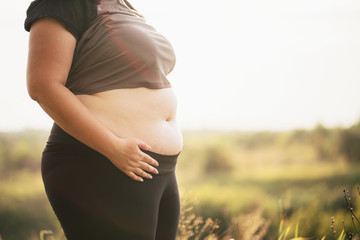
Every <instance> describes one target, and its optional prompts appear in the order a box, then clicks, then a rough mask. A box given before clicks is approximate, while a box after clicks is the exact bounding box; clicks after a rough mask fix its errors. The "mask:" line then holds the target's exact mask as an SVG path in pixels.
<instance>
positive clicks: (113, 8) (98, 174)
mask: <svg viewBox="0 0 360 240" xmlns="http://www.w3.org/2000/svg"><path fill="white" fill-rule="evenodd" d="M25 29H26V30H27V31H30V38H29V56H28V69H27V85H28V91H29V95H30V97H31V98H32V99H34V100H36V101H37V102H38V103H39V104H40V106H41V107H42V108H43V109H44V111H45V112H46V113H47V114H48V115H49V116H50V117H51V118H53V120H54V122H55V123H54V126H53V128H52V130H51V134H50V137H49V140H48V143H47V145H46V148H45V150H44V152H43V157H42V176H43V180H44V185H45V189H46V193H47V195H48V198H49V201H50V203H51V205H52V207H53V209H54V212H55V214H56V215H57V217H58V219H59V221H60V223H61V226H62V228H63V230H64V233H65V236H66V237H67V239H70V240H71V239H123V240H151V239H157V240H171V239H175V238H176V231H177V226H178V220H179V194H178V188H177V183H176V176H175V173H174V169H175V165H176V161H177V157H178V155H179V153H180V151H181V149H182V136H181V133H180V130H179V128H178V126H177V123H176V120H175V117H176V99H175V96H174V92H173V90H172V88H171V85H170V83H169V82H168V80H167V78H166V75H167V74H168V73H169V72H170V71H171V70H172V68H173V67H174V64H175V55H174V52H173V49H172V47H171V45H170V43H169V42H168V41H167V40H166V39H165V38H164V37H163V36H162V35H160V34H159V33H158V32H157V31H156V30H155V29H154V28H153V27H151V26H150V25H148V24H147V23H146V21H145V19H144V18H143V16H142V15H140V14H139V13H138V12H137V11H136V10H135V9H134V8H133V7H132V6H131V5H130V4H129V3H128V2H127V1H126V0H101V1H96V0H35V1H33V2H32V3H31V5H30V7H29V9H28V11H27V18H26V20H25Z"/></svg>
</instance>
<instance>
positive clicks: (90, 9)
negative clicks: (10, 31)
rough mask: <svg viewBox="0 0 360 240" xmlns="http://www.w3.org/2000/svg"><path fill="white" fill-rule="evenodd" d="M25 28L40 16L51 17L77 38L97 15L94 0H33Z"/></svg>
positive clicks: (28, 29) (27, 28)
mask: <svg viewBox="0 0 360 240" xmlns="http://www.w3.org/2000/svg"><path fill="white" fill-rule="evenodd" d="M26 14H27V17H26V19H25V24H24V27H25V30H26V31H30V28H31V25H32V24H33V23H34V22H35V21H37V20H39V19H40V18H42V17H52V18H55V19H56V20H57V21H58V22H60V23H61V24H62V25H63V26H64V27H65V28H66V29H67V30H68V31H69V32H70V33H71V34H72V35H74V37H75V38H76V40H79V39H80V38H81V36H82V34H83V33H84V31H85V30H86V29H87V28H88V26H89V24H90V22H91V21H92V20H93V19H94V18H95V17H96V16H97V5H96V0H35V1H33V2H32V3H31V4H30V6H29V8H28V10H27V12H26Z"/></svg>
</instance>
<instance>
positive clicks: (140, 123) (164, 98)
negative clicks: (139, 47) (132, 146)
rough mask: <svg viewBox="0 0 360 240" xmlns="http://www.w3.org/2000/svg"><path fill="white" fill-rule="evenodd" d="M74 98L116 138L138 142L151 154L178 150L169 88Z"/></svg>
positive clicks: (178, 137) (173, 100) (179, 139)
mask: <svg viewBox="0 0 360 240" xmlns="http://www.w3.org/2000/svg"><path fill="white" fill-rule="evenodd" d="M77 97H78V99H79V100H80V101H81V102H82V103H83V104H84V105H85V106H86V107H87V108H88V109H89V111H90V112H91V113H92V114H94V116H95V117H96V118H97V119H99V120H100V122H102V123H103V124H104V125H105V126H106V127H107V128H109V129H110V130H111V131H112V132H113V133H114V134H115V135H117V136H118V137H121V138H128V137H131V138H138V139H141V140H143V141H145V142H146V143H147V144H148V145H150V146H151V147H152V151H153V152H156V153H160V154H164V155H173V154H177V153H179V152H180V151H181V149H182V146H183V141H182V135H181V131H180V129H179V127H178V125H177V122H176V108H177V103H176V97H175V94H174V92H173V90H172V88H164V89H148V88H131V89H116V90H111V91H106V92H101V93H96V94H94V95H77Z"/></svg>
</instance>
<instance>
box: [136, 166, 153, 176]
mask: <svg viewBox="0 0 360 240" xmlns="http://www.w3.org/2000/svg"><path fill="white" fill-rule="evenodd" d="M134 172H135V173H136V175H138V176H140V177H144V178H148V179H152V178H153V176H151V174H149V173H147V172H145V171H144V170H142V169H141V168H137V169H135V170H134Z"/></svg>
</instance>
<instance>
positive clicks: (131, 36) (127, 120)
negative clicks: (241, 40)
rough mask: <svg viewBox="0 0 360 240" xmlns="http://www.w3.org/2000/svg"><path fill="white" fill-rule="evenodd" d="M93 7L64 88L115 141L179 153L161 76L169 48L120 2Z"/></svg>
mask: <svg viewBox="0 0 360 240" xmlns="http://www.w3.org/2000/svg"><path fill="white" fill-rule="evenodd" d="M77 2H81V1H76V3H77ZM76 3H75V2H74V3H71V4H74V6H77V5H76ZM84 3H86V4H88V2H84ZM82 8H83V7H81V8H79V9H82ZM89 9H93V10H94V8H93V7H91V6H90V7H89ZM96 9H97V10H96V11H95V12H94V11H90V12H89V14H92V16H93V17H91V18H89V19H90V20H89V21H87V22H86V24H85V25H83V26H86V30H85V31H84V32H83V33H81V37H79V39H78V41H77V46H76V49H75V52H74V59H73V64H72V67H71V69H70V72H69V77H68V79H67V82H66V86H67V87H68V88H69V89H70V90H71V91H72V92H73V93H74V94H75V95H76V96H77V97H78V99H79V100H80V101H81V102H82V103H83V104H84V105H85V106H86V107H87V108H88V109H89V111H90V112H91V113H92V114H93V115H94V116H95V117H96V118H98V119H99V120H100V121H101V122H102V123H103V124H104V125H105V126H106V127H107V128H109V129H110V130H111V131H112V132H113V133H114V134H115V135H117V136H118V137H121V138H138V139H141V140H143V141H145V142H146V143H147V144H148V145H150V146H151V147H152V151H154V152H156V153H160V154H165V155H173V154H177V153H179V152H180V151H181V148H182V137H181V133H180V130H179V127H178V125H177V123H176V119H175V118H176V105H177V104H176V97H175V95H174V92H173V90H172V88H171V85H170V82H169V81H168V79H167V77H166V75H167V74H168V73H169V72H170V71H171V70H172V69H173V67H174V65H175V54H174V51H173V49H172V46H171V44H170V43H169V41H168V40H167V39H166V38H165V37H164V36H162V35H161V34H160V33H158V32H157V31H156V29H155V28H154V27H152V26H151V25H149V24H148V23H147V22H146V19H144V18H143V17H142V16H141V14H139V13H138V12H137V11H136V10H134V9H131V8H130V7H129V6H127V4H125V2H124V1H122V0H101V1H99V4H98V5H97V6H96ZM69 11H70V9H69ZM80 13H81V14H84V12H80ZM85 16H86V15H84V17H85Z"/></svg>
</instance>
